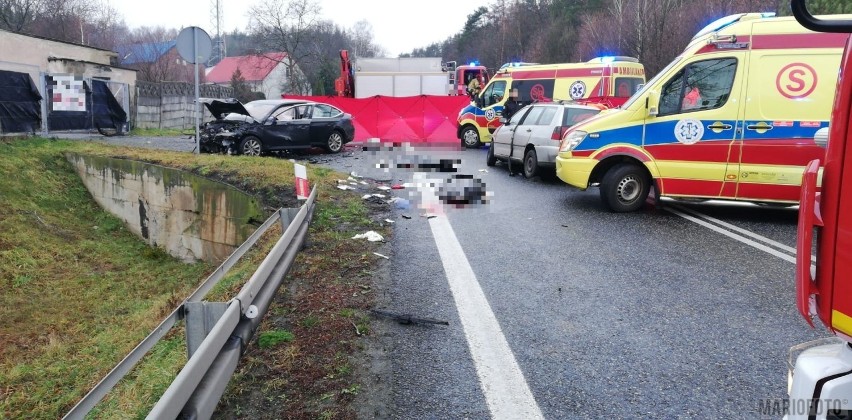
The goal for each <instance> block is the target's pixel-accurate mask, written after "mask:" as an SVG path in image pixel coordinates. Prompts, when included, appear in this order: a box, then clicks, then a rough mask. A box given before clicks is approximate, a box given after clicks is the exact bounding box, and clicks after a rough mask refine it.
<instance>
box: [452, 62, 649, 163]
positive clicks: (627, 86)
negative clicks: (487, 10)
mask: <svg viewBox="0 0 852 420" xmlns="http://www.w3.org/2000/svg"><path fill="white" fill-rule="evenodd" d="M643 83H645V67H644V66H642V64H640V63H639V62H638V60H636V59H635V58H632V57H598V58H594V59H592V60H589V61H588V62H585V63H563V64H535V65H530V64H523V65H512V64H508V65H504V66H503V67H501V68H500V70H499V71H497V73H496V74H495V75H494V77H493V78H492V79H491V81H489V82H488V85H486V86H485V89H483V90H482V92H480V94H479V95H477V96H476V97H474V100H473V102H471V103H470V105H468V106H466V107H464V108H462V109H461V111H459V116H458V121H457V122H458V129H457V136H458V138H459V139H460V140H461V142H462V146H465V147H479V146H481V145H482V143H487V142H490V141H491V134H493V133H494V131H495V130H497V127H499V126H500V125H501V124H500V116H501V113H502V111H503V104H505V103H506V100H507V99H508V98H509V92H511V91H512V90H513V89H517V92H518V97H517V101H518V102H519V103H520V104H521V105H527V104H530V103H532V102H553V101H560V100H585V101H587V102H596V103H602V104H604V105H607V106H611V107H612V106H618V105H621V104H623V103H624V102H625V101H626V100H627V98H629V97H630V96H631V95H632V94H633V93H634V92H636V90H637V89H638V87H639V86H641V85H642V84H643Z"/></svg>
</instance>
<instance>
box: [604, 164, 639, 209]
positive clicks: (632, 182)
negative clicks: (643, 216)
mask: <svg viewBox="0 0 852 420" xmlns="http://www.w3.org/2000/svg"><path fill="white" fill-rule="evenodd" d="M600 190H601V200H602V201H603V202H604V204H605V205H606V206H607V207H609V209H610V210H612V211H614V212H617V213H624V212H629V211H636V210H639V208H640V207H642V204H643V203H644V202H645V199H646V198H647V197H648V192H649V191H650V190H651V180H650V179H649V178H648V175H647V173H646V172H645V171H644V170H643V168H641V167H639V166H638V165H633V164H621V165H616V166H613V167H612V168H610V170H609V171H607V173H606V175H604V177H603V180H602V181H601V185H600Z"/></svg>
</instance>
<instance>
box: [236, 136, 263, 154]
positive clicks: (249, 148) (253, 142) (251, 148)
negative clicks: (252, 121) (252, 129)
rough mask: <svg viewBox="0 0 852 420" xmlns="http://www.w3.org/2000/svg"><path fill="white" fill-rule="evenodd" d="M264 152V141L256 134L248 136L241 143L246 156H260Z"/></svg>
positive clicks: (242, 151)
mask: <svg viewBox="0 0 852 420" xmlns="http://www.w3.org/2000/svg"><path fill="white" fill-rule="evenodd" d="M262 152H263V143H261V142H260V139H259V138H257V137H255V136H247V137H246V138H244V139H243V141H242V143H240V153H242V154H244V155H246V156H260V154H261V153H262Z"/></svg>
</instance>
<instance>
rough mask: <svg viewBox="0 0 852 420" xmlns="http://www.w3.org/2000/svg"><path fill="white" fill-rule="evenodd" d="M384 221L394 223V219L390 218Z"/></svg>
mask: <svg viewBox="0 0 852 420" xmlns="http://www.w3.org/2000/svg"><path fill="white" fill-rule="evenodd" d="M385 222H386V223H396V222H394V221H393V220H391V219H385Z"/></svg>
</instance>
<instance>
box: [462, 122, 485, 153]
mask: <svg viewBox="0 0 852 420" xmlns="http://www.w3.org/2000/svg"><path fill="white" fill-rule="evenodd" d="M461 138H462V146H464V147H467V148H468V149H472V148H474V147H480V146H482V142H481V141H480V140H479V131H478V130H477V129H476V128H475V127H472V126H467V127H465V128H464V129H463V130H462V133H461Z"/></svg>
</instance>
